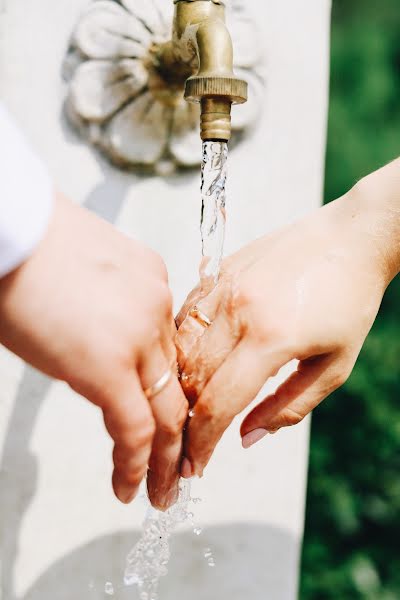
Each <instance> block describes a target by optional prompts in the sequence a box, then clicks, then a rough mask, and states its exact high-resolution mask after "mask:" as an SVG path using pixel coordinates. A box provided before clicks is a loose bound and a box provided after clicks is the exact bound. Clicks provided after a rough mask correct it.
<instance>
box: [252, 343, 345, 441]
mask: <svg viewBox="0 0 400 600" xmlns="http://www.w3.org/2000/svg"><path fill="white" fill-rule="evenodd" d="M348 374H349V369H348V367H347V365H346V364H345V363H344V361H341V360H340V359H339V358H338V356H337V355H336V354H325V355H321V356H317V357H315V358H311V359H307V360H303V361H300V363H299V365H298V368H297V371H296V372H295V373H293V374H292V375H291V376H290V377H289V378H288V379H287V380H286V381H285V382H284V383H283V384H282V385H281V386H280V387H279V388H278V389H277V390H276V392H275V393H274V394H271V395H270V396H268V397H267V398H266V399H265V400H264V401H263V402H261V403H260V404H259V405H258V406H256V408H255V409H254V410H253V411H252V412H251V413H250V414H249V415H248V416H247V417H246V418H245V420H244V421H243V424H242V427H241V435H242V439H243V446H244V447H245V448H249V447H250V446H252V445H253V444H254V443H256V442H257V441H259V440H260V439H261V438H262V437H264V435H266V434H267V433H270V432H273V433H275V432H276V431H277V430H278V429H280V428H281V427H288V426H291V425H297V424H298V423H300V422H301V421H302V420H303V419H304V417H305V416H306V415H308V413H310V412H311V411H312V410H313V409H314V408H315V407H316V406H317V405H318V404H319V403H320V402H322V400H324V399H325V398H326V397H327V396H328V395H329V394H331V393H332V392H333V391H334V390H335V389H337V388H338V387H340V385H342V383H344V381H345V379H346V378H347V377H348Z"/></svg>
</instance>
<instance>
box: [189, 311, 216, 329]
mask: <svg viewBox="0 0 400 600" xmlns="http://www.w3.org/2000/svg"><path fill="white" fill-rule="evenodd" d="M189 316H190V317H192V319H194V320H195V321H197V322H198V323H200V325H202V326H203V327H205V328H206V329H207V328H208V327H210V325H211V324H212V323H211V319H210V318H209V317H207V315H206V314H205V313H203V312H202V311H201V310H200V309H199V307H198V306H193V308H191V309H190V311H189Z"/></svg>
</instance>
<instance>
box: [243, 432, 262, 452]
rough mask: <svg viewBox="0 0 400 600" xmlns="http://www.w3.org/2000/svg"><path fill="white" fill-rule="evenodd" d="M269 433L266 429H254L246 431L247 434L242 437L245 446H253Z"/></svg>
mask: <svg viewBox="0 0 400 600" xmlns="http://www.w3.org/2000/svg"><path fill="white" fill-rule="evenodd" d="M267 433H268V431H267V430H266V429H254V430H253V431H250V432H249V433H246V435H244V436H243V438H242V446H243V448H250V446H253V445H254V444H256V443H257V442H259V441H260V440H262V439H263V437H265V436H266V435H267Z"/></svg>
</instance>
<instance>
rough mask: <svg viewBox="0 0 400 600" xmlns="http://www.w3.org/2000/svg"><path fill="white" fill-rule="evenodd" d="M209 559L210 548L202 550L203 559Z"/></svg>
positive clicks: (210, 555)
mask: <svg viewBox="0 0 400 600" xmlns="http://www.w3.org/2000/svg"><path fill="white" fill-rule="evenodd" d="M211 557H212V551H211V548H204V558H211Z"/></svg>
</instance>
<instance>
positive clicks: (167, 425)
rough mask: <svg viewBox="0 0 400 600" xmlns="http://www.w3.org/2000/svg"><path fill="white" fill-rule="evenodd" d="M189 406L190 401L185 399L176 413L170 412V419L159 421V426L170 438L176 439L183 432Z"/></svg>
mask: <svg viewBox="0 0 400 600" xmlns="http://www.w3.org/2000/svg"><path fill="white" fill-rule="evenodd" d="M188 407H189V403H188V402H187V401H186V400H185V401H184V402H182V403H181V404H180V406H179V408H178V410H177V412H176V413H175V414H173V413H172V414H169V415H168V419H163V420H160V421H159V423H158V428H159V430H160V431H161V432H162V433H163V435H164V436H166V437H167V438H168V439H175V438H177V437H179V436H180V435H181V434H182V431H183V427H184V425H185V423H186V420H187V416H188Z"/></svg>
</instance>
